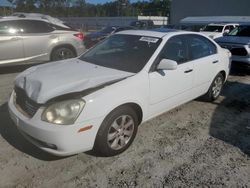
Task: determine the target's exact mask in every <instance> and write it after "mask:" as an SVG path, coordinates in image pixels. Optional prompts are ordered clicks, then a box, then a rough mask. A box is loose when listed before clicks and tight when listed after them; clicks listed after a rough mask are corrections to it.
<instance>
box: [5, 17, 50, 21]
mask: <svg viewBox="0 0 250 188" xmlns="http://www.w3.org/2000/svg"><path fill="white" fill-rule="evenodd" d="M14 20H39V21H45V22H49V21H48V20H46V19H42V18H38V17H33V18H31V17H18V16H5V17H1V18H0V22H1V21H14Z"/></svg>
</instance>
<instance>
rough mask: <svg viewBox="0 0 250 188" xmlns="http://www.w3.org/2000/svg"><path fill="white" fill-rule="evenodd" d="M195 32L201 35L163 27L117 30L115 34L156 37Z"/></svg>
mask: <svg viewBox="0 0 250 188" xmlns="http://www.w3.org/2000/svg"><path fill="white" fill-rule="evenodd" d="M174 33H178V34H190V33H191V34H196V35H201V34H199V33H197V32H190V31H181V30H175V29H165V30H160V31H157V30H126V31H121V32H118V33H117V34H124V35H140V36H148V37H156V38H163V37H164V36H166V35H169V34H174ZM202 36H203V35H202Z"/></svg>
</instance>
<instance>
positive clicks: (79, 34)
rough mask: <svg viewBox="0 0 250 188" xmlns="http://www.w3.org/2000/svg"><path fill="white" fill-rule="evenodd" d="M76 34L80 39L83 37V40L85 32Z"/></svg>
mask: <svg viewBox="0 0 250 188" xmlns="http://www.w3.org/2000/svg"><path fill="white" fill-rule="evenodd" d="M74 36H75V37H77V38H79V39H81V40H84V35H83V33H76V34H74Z"/></svg>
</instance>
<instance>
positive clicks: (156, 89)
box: [149, 35, 193, 116]
mask: <svg viewBox="0 0 250 188" xmlns="http://www.w3.org/2000/svg"><path fill="white" fill-rule="evenodd" d="M163 58H164V59H170V60H174V61H176V62H177V63H178V67H177V69H176V70H156V71H153V72H151V73H149V82H150V109H151V112H150V114H151V115H152V116H153V115H156V114H159V113H162V112H164V111H167V110H169V109H171V108H173V107H175V106H177V105H179V104H181V103H184V102H186V101H187V100H188V99H190V95H191V93H192V92H191V89H192V84H193V63H192V62H189V61H188V46H187V42H186V39H185V37H183V36H181V35H180V36H174V37H172V38H170V39H169V40H168V41H167V42H166V45H165V47H164V48H163V50H162V52H161V53H160V55H159V58H158V59H159V61H160V60H161V59H163Z"/></svg>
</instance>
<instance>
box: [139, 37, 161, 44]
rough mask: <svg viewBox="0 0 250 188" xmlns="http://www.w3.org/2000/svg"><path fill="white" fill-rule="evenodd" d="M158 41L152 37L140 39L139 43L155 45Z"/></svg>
mask: <svg viewBox="0 0 250 188" xmlns="http://www.w3.org/2000/svg"><path fill="white" fill-rule="evenodd" d="M158 40H159V39H157V38H152V37H141V38H140V41H144V42H152V43H157V42H158Z"/></svg>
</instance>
